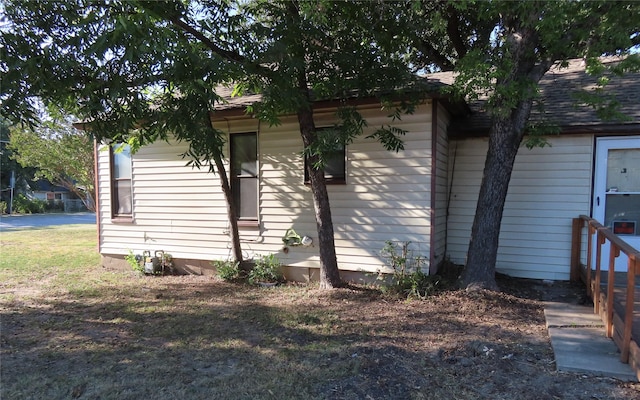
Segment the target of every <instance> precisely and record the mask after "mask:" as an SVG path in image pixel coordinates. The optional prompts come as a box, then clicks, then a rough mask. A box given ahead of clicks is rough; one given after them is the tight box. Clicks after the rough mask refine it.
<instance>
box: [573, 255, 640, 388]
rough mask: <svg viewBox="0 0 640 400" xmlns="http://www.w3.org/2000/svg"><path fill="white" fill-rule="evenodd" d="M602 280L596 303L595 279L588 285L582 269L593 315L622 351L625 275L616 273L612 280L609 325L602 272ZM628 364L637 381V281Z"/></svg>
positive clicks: (639, 347) (639, 332) (639, 293)
mask: <svg viewBox="0 0 640 400" xmlns="http://www.w3.org/2000/svg"><path fill="white" fill-rule="evenodd" d="M594 275H595V271H592V274H591V276H592V277H593V276H594ZM601 275H602V278H601V280H600V291H599V292H598V293H599V294H598V301H596V299H595V298H594V296H593V295H594V294H595V293H596V290H595V284H596V281H595V279H592V280H591V283H590V284H589V283H588V282H587V274H586V268H585V269H583V271H582V274H581V278H582V281H583V282H584V283H585V284H586V285H587V287H590V288H591V290H590V291H589V293H590V295H591V297H592V300H593V307H594V313H596V314H599V315H600V317H601V319H602V321H603V322H604V323H605V329H607V330H608V329H609V328H608V326H610V327H611V328H610V329H611V330H610V331H609V332H608V333H610V336H611V338H612V339H613V341H614V342H615V343H616V345H617V346H618V349H620V350H622V347H623V343H622V339H623V329H624V318H625V313H626V306H627V304H626V299H627V274H626V273H616V274H615V275H616V277H615V278H614V287H613V302H612V304H613V313H612V314H613V317H612V321H611V323H609V313H608V312H607V310H608V304H610V303H609V302H608V300H609V296H608V293H607V288H608V282H607V274H606V271H604V272H603V273H602V274H601ZM628 363H629V365H631V367H632V368H633V369H634V371H635V372H636V376H637V378H638V380H640V282H639V280H635V290H634V304H633V324H632V328H631V343H630V345H629V356H628Z"/></svg>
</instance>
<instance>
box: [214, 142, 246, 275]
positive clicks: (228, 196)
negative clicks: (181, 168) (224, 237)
mask: <svg viewBox="0 0 640 400" xmlns="http://www.w3.org/2000/svg"><path fill="white" fill-rule="evenodd" d="M214 162H215V164H216V169H217V170H218V176H219V177H220V186H221V187H222V192H223V193H224V198H225V200H226V201H227V217H228V218H229V234H230V235H231V250H232V253H233V258H234V260H235V261H237V262H238V263H240V264H242V261H243V257H242V246H241V245H240V233H239V232H238V214H237V213H236V207H235V205H234V204H233V195H232V192H231V185H229V179H228V178H227V171H226V168H225V167H224V163H223V162H222V156H221V155H220V154H215V155H214Z"/></svg>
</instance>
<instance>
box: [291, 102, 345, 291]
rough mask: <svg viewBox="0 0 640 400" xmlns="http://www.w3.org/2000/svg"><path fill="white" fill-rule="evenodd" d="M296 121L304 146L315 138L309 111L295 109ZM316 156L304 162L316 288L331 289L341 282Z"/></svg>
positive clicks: (326, 193) (328, 212) (327, 196)
mask: <svg viewBox="0 0 640 400" xmlns="http://www.w3.org/2000/svg"><path fill="white" fill-rule="evenodd" d="M298 123H299V124H300V134H301V135H302V141H303V143H304V147H305V148H308V147H309V146H311V145H312V144H313V143H314V141H315V140H316V137H315V126H314V123H313V111H311V109H302V110H299V111H298ZM316 161H317V156H315V157H310V159H309V160H308V162H307V166H306V168H307V172H308V174H309V179H310V181H311V192H312V194H313V206H314V210H315V217H316V226H317V230H318V249H319V253H320V288H321V289H332V288H335V287H339V286H341V285H342V280H341V279H340V272H339V270H338V260H337V256H336V246H335V242H334V238H333V222H332V219H331V207H330V206H329V193H328V192H327V185H326V183H325V180H324V171H323V170H322V169H317V168H314V167H313V165H314V164H315V162H316Z"/></svg>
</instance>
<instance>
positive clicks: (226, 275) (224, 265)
mask: <svg viewBox="0 0 640 400" xmlns="http://www.w3.org/2000/svg"><path fill="white" fill-rule="evenodd" d="M211 265H213V267H214V268H215V269H216V272H217V273H218V276H219V277H220V278H221V279H222V280H225V281H227V282H237V281H239V280H241V279H242V271H241V270H240V263H239V262H237V261H231V260H226V261H223V260H214V261H212V262H211Z"/></svg>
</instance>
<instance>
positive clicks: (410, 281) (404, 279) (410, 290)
mask: <svg viewBox="0 0 640 400" xmlns="http://www.w3.org/2000/svg"><path fill="white" fill-rule="evenodd" d="M410 244H411V242H404V243H402V244H401V245H398V244H396V243H393V242H392V241H390V240H388V241H387V242H386V243H385V246H384V248H383V249H382V251H381V252H380V254H381V255H382V256H383V257H385V258H387V259H388V260H389V261H388V262H389V265H390V267H391V268H392V269H393V274H392V276H391V283H390V284H389V285H387V286H386V287H384V288H383V291H385V292H387V293H389V294H391V295H395V296H402V297H406V298H407V299H411V298H415V299H424V298H426V297H428V296H429V295H431V294H433V293H434V292H435V291H436V290H437V289H438V286H439V284H440V277H439V276H437V275H427V274H425V273H424V272H422V265H423V264H424V262H425V260H424V258H423V257H421V256H415V257H414V256H413V254H412V252H411V250H409V245H410Z"/></svg>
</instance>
